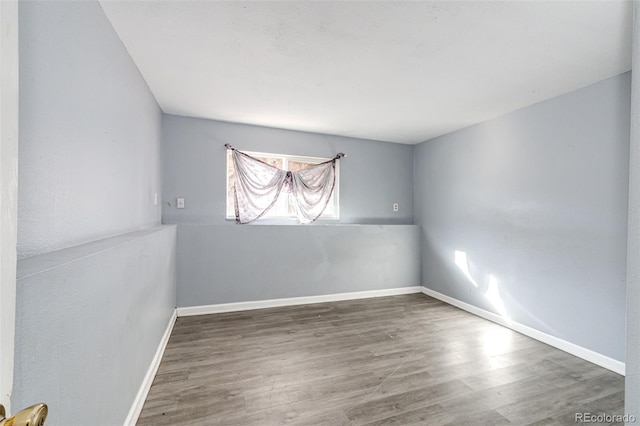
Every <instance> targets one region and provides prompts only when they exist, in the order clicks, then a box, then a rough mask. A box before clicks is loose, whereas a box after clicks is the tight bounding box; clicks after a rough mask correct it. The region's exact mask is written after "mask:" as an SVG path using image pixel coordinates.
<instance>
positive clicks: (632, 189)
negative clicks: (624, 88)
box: [624, 0, 640, 424]
mask: <svg viewBox="0 0 640 426" xmlns="http://www.w3.org/2000/svg"><path fill="white" fill-rule="evenodd" d="M632 55H633V57H632V64H633V68H636V69H637V66H638V65H640V0H634V2H633V53H632ZM639 98H640V73H632V79H631V135H630V144H631V146H630V150H629V151H630V153H629V222H628V224H629V225H628V229H629V231H628V241H627V362H626V365H625V381H624V383H625V398H624V412H625V413H627V414H630V415H632V416H634V417H635V418H636V419H640V104H639V103H638V99H639ZM628 424H632V423H631V422H629V423H628Z"/></svg>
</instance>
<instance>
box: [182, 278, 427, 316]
mask: <svg viewBox="0 0 640 426" xmlns="http://www.w3.org/2000/svg"><path fill="white" fill-rule="evenodd" d="M421 292H422V287H420V286H413V287H399V288H390V289H384V290H371V291H356V292H352V293H337V294H326V295H321V296H306V297H289V298H286V299H270V300H256V301H251V302H236V303H222V304H219V305H204V306H188V307H184V308H177V309H176V311H177V312H178V316H179V317H188V316H192V315H207V314H219V313H222V312H237V311H248V310H252V309H265V308H276V307H280V306H293V305H308V304H310V303H324V302H337V301H341V300H353V299H366V298H369V297H383V296H396V295H399V294H412V293H421Z"/></svg>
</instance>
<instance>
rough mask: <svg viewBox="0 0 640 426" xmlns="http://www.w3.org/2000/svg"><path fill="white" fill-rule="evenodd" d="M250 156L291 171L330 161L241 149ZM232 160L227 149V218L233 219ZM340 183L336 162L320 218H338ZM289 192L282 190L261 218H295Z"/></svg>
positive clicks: (338, 168) (338, 164) (234, 215)
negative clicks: (334, 176) (329, 196)
mask: <svg viewBox="0 0 640 426" xmlns="http://www.w3.org/2000/svg"><path fill="white" fill-rule="evenodd" d="M243 152H244V153H246V154H249V155H250V156H252V157H254V158H257V159H259V160H261V161H264V162H265V163H267V164H270V165H272V166H274V167H277V168H279V169H282V170H289V171H292V172H295V171H298V170H301V169H304V168H305V167H308V166H310V165H312V164H319V163H324V162H325V161H330V160H331V158H320V157H300V156H295V155H285V154H268V153H263V152H250V151H243ZM233 173H234V167H233V160H232V159H231V150H227V219H235V218H236V214H235V208H234V204H233ZM339 183H340V162H339V161H337V162H336V184H335V186H334V188H333V194H331V199H330V200H329V203H328V204H327V208H326V209H325V210H324V212H323V213H322V216H320V219H334V220H335V219H338V218H339V203H338V200H339V191H338V187H339ZM290 197H291V194H290V193H288V192H284V191H283V192H282V193H281V194H280V197H278V201H277V202H276V204H275V205H274V206H273V207H272V208H271V210H269V211H268V212H267V213H266V214H265V215H264V216H262V218H261V219H295V218H296V213H295V210H294V207H293V205H292V204H291V203H290V201H289V198H290Z"/></svg>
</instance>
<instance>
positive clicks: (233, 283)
mask: <svg viewBox="0 0 640 426" xmlns="http://www.w3.org/2000/svg"><path fill="white" fill-rule="evenodd" d="M419 271H420V243H419V233H418V227H417V226H415V225H324V226H323V225H320V226H277V225H273V226H268V225H267V226H240V225H238V226H224V225H178V282H179V283H180V285H179V287H178V306H180V307H184V306H200V305H208V304H218V303H229V302H245V301H256V300H268V299H279V298H288V297H301V296H316V295H326V294H336V293H347V292H354V291H369V290H383V289H390V288H398V287H410V286H415V285H419V283H420V273H419Z"/></svg>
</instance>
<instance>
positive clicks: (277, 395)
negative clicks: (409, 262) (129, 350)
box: [138, 294, 640, 426]
mask: <svg viewBox="0 0 640 426" xmlns="http://www.w3.org/2000/svg"><path fill="white" fill-rule="evenodd" d="M623 410H624V378H623V377H622V376H620V375H618V374H616V373H613V372H611V371H609V370H606V369H604V368H602V367H598V366H596V365H594V364H591V363H589V362H587V361H584V360H582V359H580V358H577V357H574V356H572V355H569V354H567V353H565V352H563V351H560V350H558V349H555V348H553V347H550V346H548V345H546V344H543V343H540V342H538V341H536V340H534V339H531V338H529V337H526V336H523V335H521V334H519V333H516V332H514V331H512V330H509V329H507V328H504V327H501V326H499V325H497V324H494V323H492V322H490V321H486V320H484V319H482V318H479V317H477V316H474V315H472V314H469V313H467V312H464V311H462V310H460V309H457V308H455V307H452V306H450V305H448V304H445V303H443V302H440V301H438V300H436V299H433V298H431V297H428V296H425V295H423V294H410V295H403V296H391V297H379V298H370V299H359V300H352V301H342V302H330V303H321V304H313V305H301V306H292V307H281V308H271V309H262V310H253V311H244V312H234V313H223V314H214V315H201V316H192V317H181V318H178V320H177V322H176V324H175V327H174V329H173V333H172V335H171V337H170V340H169V343H168V345H167V348H166V350H165V353H164V357H163V359H162V362H161V364H160V367H159V369H158V373H157V375H156V377H155V380H154V382H153V385H152V386H151V390H150V392H149V395H148V397H147V400H146V402H145V405H144V407H143V410H142V413H141V415H140V418H139V420H138V425H140V426H147V425H153V426H162V425H181V426H187V425H205V426H208V425H256V426H268V425H327V426H342V425H465V426H466V425H473V426H481V425H491V426H493V425H575V424H580V423H581V422H580V421H578V422H576V419H577V418H576V416H578V417H579V416H580V415H582V416H583V417H582V418H583V419H585V418H587V417H585V416H587V415H590V416H592V417H590V419H591V420H598V417H597V416H601V415H603V414H605V415H607V416H613V417H608V418H602V417H601V418H600V419H603V420H605V421H604V422H595V423H594V422H592V423H588V424H591V425H593V424H623V423H622V422H616V420H617V418H616V417H615V416H621V415H623V414H624V413H623ZM639 421H640V420H639Z"/></svg>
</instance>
